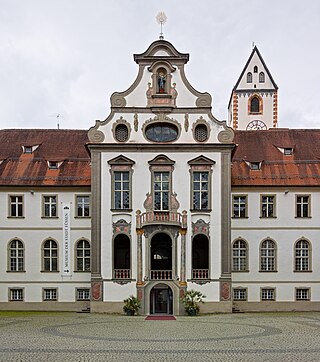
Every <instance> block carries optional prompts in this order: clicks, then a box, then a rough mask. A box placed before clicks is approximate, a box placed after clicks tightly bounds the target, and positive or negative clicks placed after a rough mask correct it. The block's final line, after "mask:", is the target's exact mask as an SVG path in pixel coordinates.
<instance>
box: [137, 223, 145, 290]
mask: <svg viewBox="0 0 320 362" xmlns="http://www.w3.org/2000/svg"><path fill="white" fill-rule="evenodd" d="M136 232H137V286H141V285H143V284H144V283H143V280H142V235H143V232H144V231H143V229H137V230H136Z"/></svg>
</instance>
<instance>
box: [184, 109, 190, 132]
mask: <svg viewBox="0 0 320 362" xmlns="http://www.w3.org/2000/svg"><path fill="white" fill-rule="evenodd" d="M184 129H185V131H186V132H188V129H189V114H188V113H186V114H185V115H184Z"/></svg>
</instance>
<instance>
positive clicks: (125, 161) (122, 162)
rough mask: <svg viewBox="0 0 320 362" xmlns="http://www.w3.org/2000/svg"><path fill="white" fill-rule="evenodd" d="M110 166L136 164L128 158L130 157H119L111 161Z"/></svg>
mask: <svg viewBox="0 0 320 362" xmlns="http://www.w3.org/2000/svg"><path fill="white" fill-rule="evenodd" d="M108 164H109V165H134V164H135V162H134V161H133V160H130V158H128V157H125V156H123V155H119V156H117V157H115V158H112V159H111V160H109V161H108Z"/></svg>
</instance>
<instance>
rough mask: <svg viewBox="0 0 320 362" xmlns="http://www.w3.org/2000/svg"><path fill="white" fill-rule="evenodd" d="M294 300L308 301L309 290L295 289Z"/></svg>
mask: <svg viewBox="0 0 320 362" xmlns="http://www.w3.org/2000/svg"><path fill="white" fill-rule="evenodd" d="M296 300H310V288H296Z"/></svg>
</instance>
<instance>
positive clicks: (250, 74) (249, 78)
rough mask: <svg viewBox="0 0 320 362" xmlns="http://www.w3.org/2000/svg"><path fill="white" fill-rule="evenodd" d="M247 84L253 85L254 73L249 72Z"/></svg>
mask: <svg viewBox="0 0 320 362" xmlns="http://www.w3.org/2000/svg"><path fill="white" fill-rule="evenodd" d="M247 83H252V73H251V72H249V73H248V74H247Z"/></svg>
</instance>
